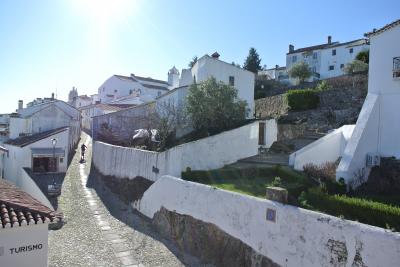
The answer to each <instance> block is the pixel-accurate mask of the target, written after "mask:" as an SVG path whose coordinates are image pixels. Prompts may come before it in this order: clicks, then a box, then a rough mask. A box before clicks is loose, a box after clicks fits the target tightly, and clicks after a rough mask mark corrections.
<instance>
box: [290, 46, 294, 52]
mask: <svg viewBox="0 0 400 267" xmlns="http://www.w3.org/2000/svg"><path fill="white" fill-rule="evenodd" d="M293 51H294V45H291V44H290V45H289V53H292V52H293Z"/></svg>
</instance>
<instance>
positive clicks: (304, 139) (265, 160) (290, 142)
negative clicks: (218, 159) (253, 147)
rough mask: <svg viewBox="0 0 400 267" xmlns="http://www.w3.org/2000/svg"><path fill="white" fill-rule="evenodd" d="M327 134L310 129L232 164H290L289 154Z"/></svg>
mask: <svg viewBox="0 0 400 267" xmlns="http://www.w3.org/2000/svg"><path fill="white" fill-rule="evenodd" d="M325 135H326V134H324V133H317V132H311V131H308V132H306V133H305V134H304V135H303V136H301V137H299V138H294V139H287V140H283V141H276V142H274V143H273V144H272V146H271V147H270V148H269V149H267V150H263V149H260V150H259V153H258V155H256V156H253V157H249V158H245V159H241V160H239V161H238V162H237V163H235V164H232V166H233V167H235V166H243V167H244V166H247V167H248V166H250V165H255V164H256V165H260V166H275V165H282V166H288V164H289V155H290V154H291V153H293V152H294V151H297V150H299V149H301V148H303V147H305V146H307V145H308V144H310V143H312V142H314V141H316V140H318V139H319V138H321V137H323V136H325Z"/></svg>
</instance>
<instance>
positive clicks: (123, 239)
mask: <svg viewBox="0 0 400 267" xmlns="http://www.w3.org/2000/svg"><path fill="white" fill-rule="evenodd" d="M82 143H85V144H86V146H87V147H88V149H87V155H86V162H85V163H80V162H79V159H80V153H79V152H80V146H81V144H82ZM91 148H92V144H91V138H90V137H89V136H88V135H86V134H84V133H83V134H82V136H81V143H80V144H79V145H78V149H77V152H76V154H75V156H74V157H73V159H72V162H71V164H70V166H69V169H68V171H67V174H66V177H65V180H64V184H63V188H62V194H61V196H60V198H59V209H60V210H61V211H62V212H63V214H64V220H65V224H64V226H63V227H62V228H61V229H59V230H52V231H49V266H183V265H190V266H194V265H199V264H197V260H196V259H193V258H192V257H190V256H188V255H181V254H180V253H179V252H177V251H176V250H175V249H174V247H173V246H172V245H170V244H169V243H168V241H166V240H162V239H160V238H159V237H158V235H157V233H156V232H154V231H153V229H152V227H151V222H150V221H149V220H148V219H146V218H143V217H142V216H140V215H138V214H136V213H134V212H132V211H131V210H130V208H129V206H128V205H126V204H125V203H123V202H121V201H120V200H119V199H118V197H117V196H115V195H114V194H113V193H111V192H110V191H108V189H107V188H106V187H104V185H102V184H101V179H99V178H98V177H96V176H98V174H96V172H94V171H93V170H92V172H91Z"/></svg>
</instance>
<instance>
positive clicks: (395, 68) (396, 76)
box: [393, 57, 400, 80]
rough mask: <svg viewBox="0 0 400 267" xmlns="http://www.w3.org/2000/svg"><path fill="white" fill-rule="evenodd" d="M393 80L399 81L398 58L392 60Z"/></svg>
mask: <svg viewBox="0 0 400 267" xmlns="http://www.w3.org/2000/svg"><path fill="white" fill-rule="evenodd" d="M393 79H396V80H397V79H399V80H400V57H394V58H393Z"/></svg>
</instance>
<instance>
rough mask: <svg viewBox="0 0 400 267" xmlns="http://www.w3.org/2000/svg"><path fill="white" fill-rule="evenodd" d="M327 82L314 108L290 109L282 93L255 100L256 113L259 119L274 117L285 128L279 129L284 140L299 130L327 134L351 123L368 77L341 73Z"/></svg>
mask: <svg viewBox="0 0 400 267" xmlns="http://www.w3.org/2000/svg"><path fill="white" fill-rule="evenodd" d="M326 82H327V84H328V85H329V86H330V88H329V89H328V90H325V91H321V92H319V98H320V103H319V106H318V108H317V109H313V110H305V111H290V110H289V107H288V105H287V102H286V100H285V95H284V94H281V95H275V96H271V97H266V98H262V99H258V100H257V101H256V102H255V104H256V107H255V108H256V112H257V113H256V114H257V116H259V117H261V118H269V117H273V118H277V119H278V123H279V128H280V130H282V131H286V130H287V131H288V132H287V133H286V132H281V131H280V132H279V135H280V136H281V137H283V139H284V138H286V136H287V137H289V138H291V137H293V138H296V137H297V136H299V134H300V135H301V134H302V131H311V132H321V133H326V132H328V131H329V130H332V129H336V128H339V127H340V126H342V125H345V124H354V123H355V122H356V121H357V118H358V115H359V113H360V110H361V107H362V105H363V103H364V100H365V97H366V93H367V76H366V75H357V76H354V77H351V76H341V77H337V78H331V79H328V80H326ZM292 89H296V88H292ZM280 125H292V126H284V127H281V126H280ZM278 140H280V138H278Z"/></svg>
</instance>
